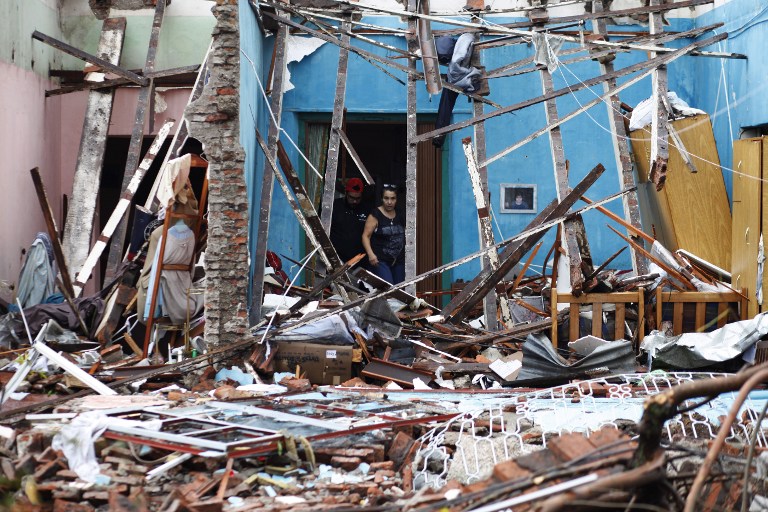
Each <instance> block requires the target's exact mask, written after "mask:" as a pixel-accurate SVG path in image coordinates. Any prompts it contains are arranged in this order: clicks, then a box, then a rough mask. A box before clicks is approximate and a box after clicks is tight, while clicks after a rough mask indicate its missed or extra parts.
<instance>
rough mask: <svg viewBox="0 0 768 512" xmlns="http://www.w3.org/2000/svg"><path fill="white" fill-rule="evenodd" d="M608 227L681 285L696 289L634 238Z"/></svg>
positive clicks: (692, 289)
mask: <svg viewBox="0 0 768 512" xmlns="http://www.w3.org/2000/svg"><path fill="white" fill-rule="evenodd" d="M608 228H609V229H610V230H611V231H613V232H614V233H616V234H617V235H619V236H620V237H621V239H622V240H624V241H625V242H627V243H628V244H630V245H632V246H633V247H635V249H637V250H638V251H640V252H641V253H642V254H643V255H644V256H645V257H646V258H648V259H649V260H651V261H652V262H654V263H655V264H656V265H658V266H659V267H661V268H662V269H664V271H665V272H666V273H667V274H669V275H670V276H671V277H674V278H675V279H677V280H678V281H679V282H680V283H682V284H683V286H685V287H686V288H688V289H689V290H691V291H696V287H695V286H694V285H693V284H692V283H691V282H690V281H689V280H688V279H687V278H686V277H685V276H683V274H681V273H680V272H678V271H677V270H675V269H673V268H672V267H670V266H669V265H667V264H666V263H664V262H663V261H661V259H659V258H656V257H655V256H653V255H652V254H651V253H650V252H648V251H646V250H645V249H643V248H642V247H640V246H639V244H638V243H637V242H635V241H634V240H632V239H631V238H629V237H627V236H624V235H622V234H621V233H619V232H618V231H617V230H616V229H615V228H614V227H613V226H611V225H608Z"/></svg>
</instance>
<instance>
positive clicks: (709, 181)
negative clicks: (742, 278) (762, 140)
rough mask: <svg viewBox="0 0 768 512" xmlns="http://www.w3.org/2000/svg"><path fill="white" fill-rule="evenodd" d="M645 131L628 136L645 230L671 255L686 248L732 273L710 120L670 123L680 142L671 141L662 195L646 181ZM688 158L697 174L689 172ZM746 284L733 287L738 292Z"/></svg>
mask: <svg viewBox="0 0 768 512" xmlns="http://www.w3.org/2000/svg"><path fill="white" fill-rule="evenodd" d="M648 128H649V127H646V128H642V129H639V130H635V131H633V132H631V133H630V140H631V141H632V151H633V152H634V154H635V162H636V163H637V172H638V195H639V197H640V200H641V202H640V205H641V207H642V208H643V217H644V218H645V219H646V223H645V224H646V226H648V227H650V226H653V228H654V231H655V234H656V237H657V238H658V240H659V241H660V242H661V243H662V244H663V245H664V246H665V247H666V248H667V249H669V250H670V251H676V250H677V249H681V248H682V249H686V250H687V251H690V252H692V253H694V254H696V255H698V256H700V257H701V258H703V259H705V260H707V261H709V262H710V263H713V264H715V265H717V266H718V267H720V268H726V269H727V268H731V267H730V264H731V244H730V240H731V211H730V206H729V204H728V194H727V192H726V189H725V182H724V179H723V171H722V170H721V168H720V158H719V157H718V154H717V146H716V145H715V137H714V134H713V132H712V124H711V122H710V120H709V116H707V115H703V114H702V115H696V116H692V117H684V118H681V119H677V120H675V121H672V122H670V133H676V134H678V140H677V141H675V140H673V139H674V138H673V137H670V145H669V146H670V147H669V162H668V167H667V169H668V173H667V178H666V181H665V184H664V188H663V189H662V190H661V191H660V192H657V191H656V189H655V185H654V184H653V183H651V182H649V181H648V173H649V168H648V157H649V156H650V151H651V139H650V133H649V131H648ZM683 144H684V145H685V147H678V146H681V145H683ZM686 158H687V159H688V160H690V161H692V163H693V165H695V169H696V170H697V172H695V173H694V172H692V171H691V169H690V167H689V166H688V165H687V164H686V160H685V159H686ZM734 180H735V178H734ZM750 185H751V180H750ZM648 231H649V232H650V230H649V229H648ZM733 254H734V255H736V254H737V253H736V252H734V253H733ZM749 284H750V285H751V283H749ZM746 285H747V283H735V287H737V288H740V287H743V286H746Z"/></svg>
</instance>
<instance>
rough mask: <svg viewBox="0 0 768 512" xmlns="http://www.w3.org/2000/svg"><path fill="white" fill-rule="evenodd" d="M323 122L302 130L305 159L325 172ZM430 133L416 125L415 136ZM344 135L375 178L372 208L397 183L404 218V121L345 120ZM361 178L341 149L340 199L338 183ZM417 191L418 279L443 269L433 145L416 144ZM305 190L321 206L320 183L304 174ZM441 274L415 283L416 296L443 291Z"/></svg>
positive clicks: (438, 162) (438, 171)
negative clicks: (383, 189) (385, 188)
mask: <svg viewBox="0 0 768 512" xmlns="http://www.w3.org/2000/svg"><path fill="white" fill-rule="evenodd" d="M329 129H330V123H329V122H327V121H320V122H307V123H306V125H305V135H306V136H305V144H306V145H305V147H306V148H307V156H308V158H309V159H310V161H312V162H313V164H314V165H316V167H317V168H318V169H320V170H321V172H322V170H323V169H325V158H326V154H327V151H328V132H329ZM433 129H434V123H419V124H418V132H419V133H424V132H427V131H430V130H433ZM344 131H345V133H346V134H347V136H348V137H349V140H350V142H351V144H352V147H353V148H354V149H355V151H356V152H357V154H358V155H359V157H360V160H362V162H363V165H364V166H365V167H366V169H367V170H368V172H369V173H370V174H371V176H372V177H373V179H374V182H375V186H372V187H366V191H365V194H367V195H368V197H367V199H370V201H371V203H372V204H377V203H376V201H375V199H376V198H377V197H380V192H381V187H382V185H383V184H384V183H389V184H395V185H397V186H398V189H399V192H400V194H399V197H400V198H402V199H401V200H399V201H398V209H400V210H401V211H402V212H403V213H404V214H405V197H406V192H407V189H408V186H410V184H409V183H408V182H407V179H406V170H405V163H406V147H407V139H406V125H405V120H404V119H403V118H402V116H398V117H397V118H393V119H392V120H377V121H372V120H360V121H357V120H348V121H347V122H346V124H345V126H344ZM353 177H358V178H362V175H361V173H360V171H359V170H358V169H357V167H356V165H355V163H354V161H353V160H352V159H351V158H350V157H349V155H348V154H347V152H346V151H345V150H344V148H343V145H342V146H341V149H340V155H339V167H338V170H337V192H338V195H341V194H342V188H341V186H340V183H342V182H344V180H346V179H349V178H353ZM416 181H417V184H418V186H417V192H416V239H417V240H416V272H417V273H419V274H421V273H423V272H427V271H428V270H432V269H433V268H436V267H438V266H440V265H441V264H442V212H443V208H442V158H441V152H440V150H439V149H437V148H435V147H434V146H433V145H432V144H431V143H429V141H428V142H426V143H420V144H419V147H418V160H417V177H416ZM305 183H306V184H307V191H308V193H309V195H310V196H311V197H312V198H313V200H314V201H315V206H316V207H318V209H319V206H320V198H321V196H322V183H320V182H319V180H318V179H317V177H316V176H315V175H314V173H313V172H311V171H310V172H308V173H306V182H305ZM441 283H442V280H441V276H440V275H436V276H432V277H430V278H429V279H425V280H423V281H421V282H419V283H418V284H417V287H416V289H417V291H418V292H422V293H423V292H427V291H437V290H441V288H442V286H441Z"/></svg>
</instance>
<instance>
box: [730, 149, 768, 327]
mask: <svg viewBox="0 0 768 512" xmlns="http://www.w3.org/2000/svg"><path fill="white" fill-rule="evenodd" d="M733 169H734V170H735V171H737V172H734V173H733V230H732V232H733V240H732V251H733V258H732V260H731V261H732V263H731V266H730V267H723V268H728V269H730V271H731V276H732V278H731V279H732V281H731V283H732V284H733V286H734V288H746V289H747V290H748V291H749V293H748V294H747V295H748V296H749V299H750V300H749V305H748V313H747V316H748V317H749V318H752V317H753V316H755V315H756V314H758V313H762V312H763V311H766V306H765V305H764V304H763V300H764V299H763V297H764V296H765V293H766V292H768V283H767V282H766V279H765V277H764V276H765V274H764V273H763V272H762V269H763V266H762V264H761V258H763V257H764V256H763V254H762V253H763V249H762V247H763V231H762V230H763V229H765V226H766V225H768V224H766V222H768V206H767V205H766V192H765V185H764V184H763V182H762V180H765V179H768V138H766V137H757V138H752V139H742V140H737V141H734V143H733Z"/></svg>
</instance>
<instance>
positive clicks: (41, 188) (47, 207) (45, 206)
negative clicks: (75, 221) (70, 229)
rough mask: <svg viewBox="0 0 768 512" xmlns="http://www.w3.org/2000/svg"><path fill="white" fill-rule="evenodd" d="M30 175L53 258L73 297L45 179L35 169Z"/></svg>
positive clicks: (63, 282) (68, 291)
mask: <svg viewBox="0 0 768 512" xmlns="http://www.w3.org/2000/svg"><path fill="white" fill-rule="evenodd" d="M29 173H30V174H31V175H32V182H33V183H34V184H35V192H36V193H37V200H38V201H39V202H40V210H41V211H42V212H43V218H44V219H45V226H46V228H47V229H48V236H49V238H50V239H51V245H53V257H54V259H55V260H56V266H58V267H59V272H60V273H61V283H62V285H63V286H62V288H63V289H64V290H63V291H64V292H66V294H67V295H69V296H70V297H72V296H73V289H74V287H73V286H72V278H71V277H70V274H69V270H68V268H67V259H66V258H65V257H64V251H62V250H61V243H60V242H59V230H58V229H57V228H56V220H55V218H54V216H53V212H52V211H51V204H50V203H49V202H48V194H47V193H46V192H45V185H43V179H42V178H41V177H40V170H39V169H38V168H37V167H35V168H34V169H31V170H30V171H29Z"/></svg>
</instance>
